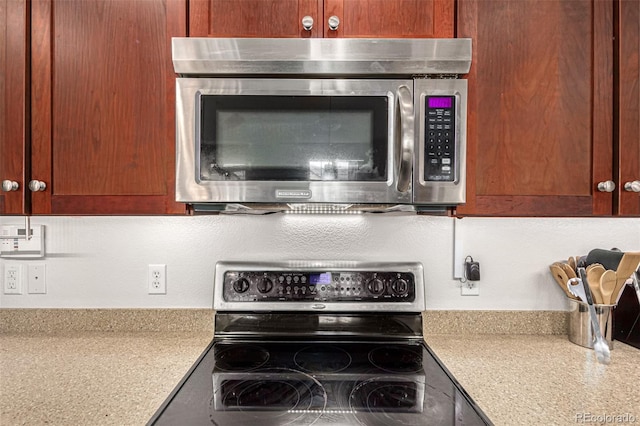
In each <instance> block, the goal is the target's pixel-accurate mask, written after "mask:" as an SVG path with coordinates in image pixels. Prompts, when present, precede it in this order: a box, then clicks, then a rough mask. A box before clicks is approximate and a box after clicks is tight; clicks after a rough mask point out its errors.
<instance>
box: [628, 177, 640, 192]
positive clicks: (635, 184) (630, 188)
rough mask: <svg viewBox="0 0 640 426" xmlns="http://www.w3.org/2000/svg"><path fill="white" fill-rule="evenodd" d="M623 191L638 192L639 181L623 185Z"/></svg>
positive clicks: (639, 187)
mask: <svg viewBox="0 0 640 426" xmlns="http://www.w3.org/2000/svg"><path fill="white" fill-rule="evenodd" d="M624 190H625V191H629V192H640V180H634V181H633V182H627V183H625V184H624Z"/></svg>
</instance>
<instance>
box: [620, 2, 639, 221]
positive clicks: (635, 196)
mask: <svg viewBox="0 0 640 426" xmlns="http://www.w3.org/2000/svg"><path fill="white" fill-rule="evenodd" d="M618 4H619V9H618V19H619V21H618V22H619V26H618V27H619V31H620V32H619V36H618V38H617V39H618V46H617V47H618V55H617V57H618V67H619V73H618V76H619V80H618V82H617V83H618V84H616V88H617V90H618V99H619V107H618V114H617V125H618V129H619V130H618V135H619V143H620V144H619V148H618V162H619V168H618V170H619V178H618V181H617V184H618V190H619V197H618V205H617V210H618V214H620V215H622V216H638V215H640V192H638V191H640V2H638V1H621V2H619V3H618Z"/></svg>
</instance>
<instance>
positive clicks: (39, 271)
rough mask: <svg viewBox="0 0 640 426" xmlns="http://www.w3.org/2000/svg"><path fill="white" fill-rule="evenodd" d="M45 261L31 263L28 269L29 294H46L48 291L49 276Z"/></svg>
mask: <svg viewBox="0 0 640 426" xmlns="http://www.w3.org/2000/svg"><path fill="white" fill-rule="evenodd" d="M45 272H46V269H45V265H44V263H35V264H31V265H29V267H28V269H27V289H28V291H29V294H45V293H46V292H47V276H46V274H45Z"/></svg>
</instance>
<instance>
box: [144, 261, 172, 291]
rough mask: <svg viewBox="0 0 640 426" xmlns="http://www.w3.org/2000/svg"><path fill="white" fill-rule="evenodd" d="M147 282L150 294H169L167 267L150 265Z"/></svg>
mask: <svg viewBox="0 0 640 426" xmlns="http://www.w3.org/2000/svg"><path fill="white" fill-rule="evenodd" d="M147 280H148V287H149V294H167V265H164V264H154V265H149V272H148V276H147Z"/></svg>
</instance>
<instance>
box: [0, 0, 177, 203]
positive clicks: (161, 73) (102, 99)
mask: <svg viewBox="0 0 640 426" xmlns="http://www.w3.org/2000/svg"><path fill="white" fill-rule="evenodd" d="M9 3H11V1H10V2H9ZM31 4H32V27H31V42H32V45H31V55H32V58H31V64H32V72H31V84H32V86H31V95H32V99H31V107H32V108H31V113H32V123H31V124H32V150H31V179H34V180H37V181H39V182H42V183H43V184H44V185H41V186H40V187H36V189H41V190H40V191H36V192H33V193H32V195H31V203H32V212H33V213H34V214H160V213H174V212H175V213H179V212H184V211H185V208H184V205H181V204H178V203H175V201H174V200H175V196H174V194H175V189H174V186H175V172H174V170H175V166H174V165H175V130H174V124H173V123H174V122H175V116H174V109H175V74H174V72H173V66H172V63H171V36H172V35H173V36H180V35H182V36H184V35H185V33H186V4H185V3H184V1H176V0H168V1H129V0H92V1H80V0H74V1H69V0H65V1H55V2H54V1H51V0H33V1H32V2H31Z"/></svg>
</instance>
